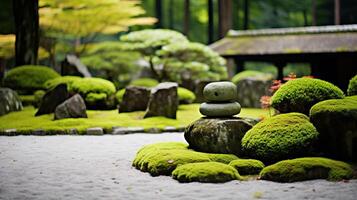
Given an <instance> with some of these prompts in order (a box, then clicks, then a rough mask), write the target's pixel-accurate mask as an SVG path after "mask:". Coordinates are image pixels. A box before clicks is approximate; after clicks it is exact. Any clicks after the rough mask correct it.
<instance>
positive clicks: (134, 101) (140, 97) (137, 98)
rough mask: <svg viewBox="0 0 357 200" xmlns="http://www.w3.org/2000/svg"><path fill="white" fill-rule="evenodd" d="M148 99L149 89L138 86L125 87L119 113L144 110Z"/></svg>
mask: <svg viewBox="0 0 357 200" xmlns="http://www.w3.org/2000/svg"><path fill="white" fill-rule="evenodd" d="M149 99H150V89H149V88H145V87H138V86H129V87H126V89H125V93H124V96H123V100H122V102H120V106H119V112H120V113H121V112H133V111H140V110H142V111H144V110H146V108H147V106H148V103H149Z"/></svg>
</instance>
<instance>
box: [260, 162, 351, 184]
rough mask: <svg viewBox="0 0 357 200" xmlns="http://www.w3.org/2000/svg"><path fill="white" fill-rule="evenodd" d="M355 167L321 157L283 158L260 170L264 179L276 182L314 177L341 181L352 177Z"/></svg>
mask: <svg viewBox="0 0 357 200" xmlns="http://www.w3.org/2000/svg"><path fill="white" fill-rule="evenodd" d="M352 176H353V169H352V168H351V166H350V165H349V164H347V163H344V162H341V161H336V160H331V159H328V158H321V157H308V158H296V159H293V160H283V161H280V162H278V163H275V164H273V165H270V166H267V167H265V168H264V169H263V170H262V171H261V172H260V178H261V179H263V180H269V181H276V182H296V181H305V180H312V179H327V180H331V181H339V180H343V179H350V178H352Z"/></svg>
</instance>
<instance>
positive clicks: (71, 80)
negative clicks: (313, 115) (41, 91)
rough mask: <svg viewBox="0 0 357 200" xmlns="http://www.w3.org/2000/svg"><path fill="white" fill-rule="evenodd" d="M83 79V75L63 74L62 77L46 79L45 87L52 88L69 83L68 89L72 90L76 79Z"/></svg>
mask: <svg viewBox="0 0 357 200" xmlns="http://www.w3.org/2000/svg"><path fill="white" fill-rule="evenodd" d="M81 79H82V77H79V76H61V77H58V78H54V79H51V80H48V81H46V82H45V84H44V87H45V88H46V89H47V90H51V89H53V88H55V87H56V86H57V85H59V84H67V88H68V91H72V84H73V83H74V82H75V81H78V80H81Z"/></svg>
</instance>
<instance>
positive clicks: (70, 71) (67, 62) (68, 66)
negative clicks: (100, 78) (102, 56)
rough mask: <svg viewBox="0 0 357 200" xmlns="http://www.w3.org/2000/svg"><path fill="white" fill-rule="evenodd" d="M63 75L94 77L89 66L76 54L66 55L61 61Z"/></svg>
mask: <svg viewBox="0 0 357 200" xmlns="http://www.w3.org/2000/svg"><path fill="white" fill-rule="evenodd" d="M61 75H62V76H81V77H92V75H91V74H90V72H89V71H88V68H87V67H86V66H85V65H84V64H83V63H82V62H81V61H80V60H79V58H78V57H77V56H75V55H66V57H65V59H64V60H63V61H62V62H61Z"/></svg>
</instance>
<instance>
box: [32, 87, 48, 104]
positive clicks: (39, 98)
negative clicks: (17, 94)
mask: <svg viewBox="0 0 357 200" xmlns="http://www.w3.org/2000/svg"><path fill="white" fill-rule="evenodd" d="M45 94H46V91H44V90H37V91H36V92H35V93H34V94H33V95H34V102H33V104H32V105H34V106H35V107H36V108H37V107H38V106H40V103H41V101H42V97H43V96H45Z"/></svg>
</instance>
